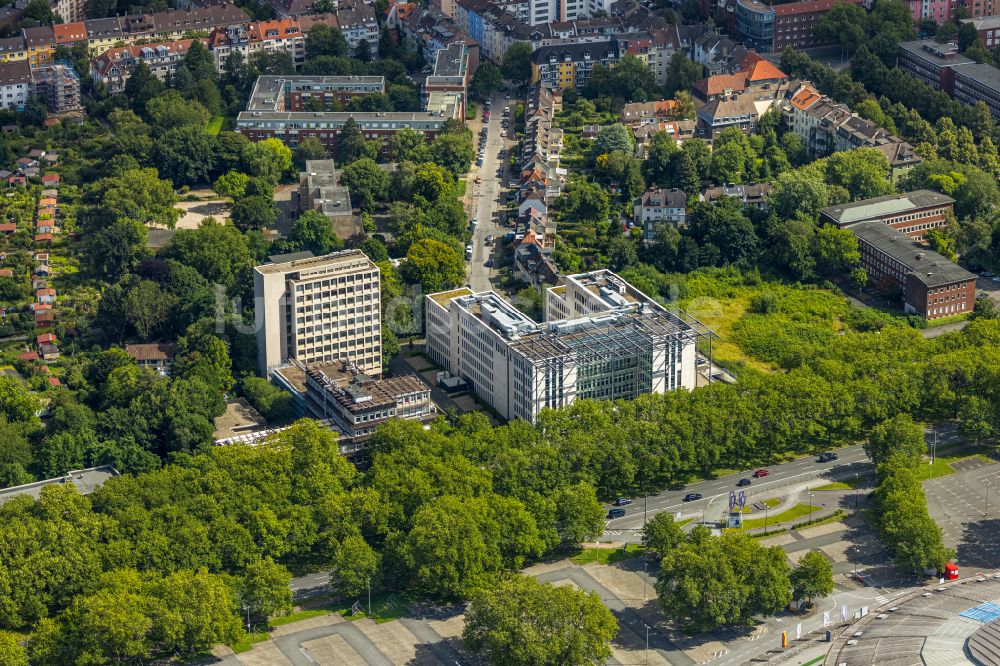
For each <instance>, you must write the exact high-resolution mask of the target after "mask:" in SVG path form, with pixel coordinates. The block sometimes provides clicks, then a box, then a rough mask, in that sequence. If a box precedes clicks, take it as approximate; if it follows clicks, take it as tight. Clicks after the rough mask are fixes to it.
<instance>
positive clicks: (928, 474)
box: [917, 453, 992, 480]
mask: <svg viewBox="0 0 1000 666" xmlns="http://www.w3.org/2000/svg"><path fill="white" fill-rule="evenodd" d="M977 457H978V458H980V459H982V460H983V461H985V462H986V463H990V462H992V461H991V460H990V459H989V458H987V457H986V456H984V455H981V454H979V453H973V454H960V455H957V456H942V455H938V457H937V458H936V459H935V460H934V463H933V464H931V462H930V460H926V461H925V462H923V464H922V465H921V466H920V469H918V470H917V475H918V476H919V478H920V479H921V480H926V479H936V478H938V477H939V476H948V475H949V474H954V473H955V468H954V467H952V466H951V464H952V463H956V462H960V461H962V460H968V459H970V458H977Z"/></svg>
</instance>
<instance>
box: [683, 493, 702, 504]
mask: <svg viewBox="0 0 1000 666" xmlns="http://www.w3.org/2000/svg"><path fill="white" fill-rule="evenodd" d="M700 499H701V493H688V494H687V495H685V496H684V501H685V502H695V501H697V500H700Z"/></svg>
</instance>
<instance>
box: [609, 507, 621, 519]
mask: <svg viewBox="0 0 1000 666" xmlns="http://www.w3.org/2000/svg"><path fill="white" fill-rule="evenodd" d="M624 517H625V509H611V510H610V511H608V518H609V519H612V520H613V519H615V518H624Z"/></svg>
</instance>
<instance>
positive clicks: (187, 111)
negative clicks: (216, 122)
mask: <svg viewBox="0 0 1000 666" xmlns="http://www.w3.org/2000/svg"><path fill="white" fill-rule="evenodd" d="M146 116H147V117H148V119H149V125H150V127H152V128H153V131H154V133H156V134H161V135H162V134H164V133H166V132H167V131H168V130H172V129H174V128H175V127H184V126H188V125H191V126H194V127H197V128H199V129H203V128H204V127H205V125H207V124H208V121H209V119H210V118H211V117H212V114H210V113H209V112H208V109H206V108H205V107H204V106H202V105H201V104H200V103H198V102H195V101H193V100H186V99H184V97H183V96H182V95H181V94H180V93H179V92H177V91H176V90H168V91H167V92H165V93H163V94H162V95H159V96H157V97H154V98H153V99H151V100H149V102H147V103H146Z"/></svg>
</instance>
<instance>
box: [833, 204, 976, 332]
mask: <svg viewBox="0 0 1000 666" xmlns="http://www.w3.org/2000/svg"><path fill="white" fill-rule="evenodd" d="M849 228H850V230H851V233H853V234H854V235H855V236H856V237H857V239H858V250H859V251H860V252H861V266H862V268H864V269H865V271H866V272H867V273H868V279H869V280H870V282H871V283H872V284H873V285H874V286H875V287H876V288H878V289H882V290H898V291H899V292H900V293H901V294H902V297H903V308H904V309H905V310H906V312H909V313H911V314H917V315H920V316H921V317H923V318H924V319H940V318H942V317H951V316H954V315H958V314H965V313H969V312H972V309H973V308H974V307H975V303H976V276H975V275H973V274H972V273H970V272H969V271H967V270H965V269H964V268H962V267H961V266H959V265H957V264H955V263H954V262H952V261H950V260H949V259H946V258H945V257H943V256H941V255H940V254H938V253H937V252H934V251H933V250H931V249H930V248H928V247H927V246H925V245H923V244H921V243H919V242H917V241H914V240H913V239H912V238H911V237H909V236H907V235H905V234H903V233H900V232H899V231H896V230H895V229H893V228H892V227H890V226H888V225H887V224H885V223H883V222H880V221H877V220H874V221H868V222H859V223H857V224H855V225H853V226H851V227H849Z"/></svg>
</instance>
